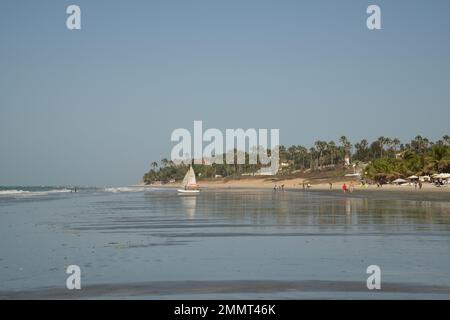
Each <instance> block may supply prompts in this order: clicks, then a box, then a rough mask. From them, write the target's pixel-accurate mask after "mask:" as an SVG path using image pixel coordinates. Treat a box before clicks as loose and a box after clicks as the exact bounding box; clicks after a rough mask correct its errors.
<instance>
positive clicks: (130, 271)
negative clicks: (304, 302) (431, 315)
mask: <svg viewBox="0 0 450 320" xmlns="http://www.w3.org/2000/svg"><path fill="white" fill-rule="evenodd" d="M124 190H127V191H128V192H116V193H97V192H86V193H83V192H80V193H77V194H72V193H69V194H65V195H52V196H47V197H37V198H24V199H18V200H17V199H16V200H14V199H3V200H2V201H0V232H1V234H2V243H1V245H0V269H1V272H0V298H2V299H24V298H32V299H53V298H62V299H110V298H121V299H122V298H123V299H127V298H131V299H135V298H138V299H204V298H207V299H311V298H317V299H339V298H344V299H347V298H348V299H358V298H359V299H366V298H367V299H374V298H375V299H391V298H392V299H404V298H412V299H428V298H430V299H431V298H436V299H450V290H449V288H450V270H449V269H448V266H449V265H450V203H449V202H448V198H436V199H434V200H430V201H428V200H426V201H424V200H423V198H421V197H419V198H417V196H416V193H414V191H413V193H411V192H402V193H401V194H397V193H396V192H394V191H390V192H383V191H377V190H370V189H369V190H355V192H354V193H352V194H342V193H341V192H340V191H338V190H335V191H328V190H310V191H307V192H305V191H303V190H301V189H298V188H291V189H289V190H286V191H284V192H282V191H273V190H270V189H267V188H266V189H265V188H262V189H261V188H241V189H229V188H226V189H218V188H209V189H208V188H205V189H204V190H203V192H201V193H200V194H197V195H194V196H192V195H186V196H180V195H178V194H177V192H176V189H171V188H159V189H155V188H144V189H142V188H141V189H136V192H132V189H124ZM363 191H364V192H365V193H363ZM423 191H425V190H422V191H421V192H423ZM435 194H438V193H436V192H431V193H430V194H428V193H425V192H424V195H426V196H428V197H433V195H435ZM380 197H381V198H380ZM399 197H400V199H399ZM408 197H409V198H408ZM439 197H441V195H440V194H439ZM401 198H404V199H401ZM72 264H76V265H79V266H80V268H81V270H82V290H81V291H79V292H78V291H69V290H67V289H65V281H66V278H67V275H66V273H65V270H66V268H67V266H68V265H72ZM373 264H376V265H379V266H380V267H381V268H382V290H381V291H380V292H373V291H369V290H367V288H366V287H365V284H366V279H367V274H366V268H367V267H368V266H369V265H373Z"/></svg>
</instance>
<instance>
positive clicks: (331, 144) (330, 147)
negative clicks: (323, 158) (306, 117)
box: [328, 141, 337, 164]
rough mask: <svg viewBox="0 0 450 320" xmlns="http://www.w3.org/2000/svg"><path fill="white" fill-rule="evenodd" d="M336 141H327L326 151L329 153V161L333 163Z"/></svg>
mask: <svg viewBox="0 0 450 320" xmlns="http://www.w3.org/2000/svg"><path fill="white" fill-rule="evenodd" d="M336 151H337V147H336V143H334V141H330V142H328V152H329V153H330V163H331V164H334V158H335V157H336Z"/></svg>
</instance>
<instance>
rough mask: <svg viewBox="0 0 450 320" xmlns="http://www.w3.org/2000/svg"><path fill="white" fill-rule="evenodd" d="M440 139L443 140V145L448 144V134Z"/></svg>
mask: <svg viewBox="0 0 450 320" xmlns="http://www.w3.org/2000/svg"><path fill="white" fill-rule="evenodd" d="M442 139H443V140H444V143H445V145H447V146H448V145H449V144H450V137H449V136H448V134H446V135H445V136H443V137H442Z"/></svg>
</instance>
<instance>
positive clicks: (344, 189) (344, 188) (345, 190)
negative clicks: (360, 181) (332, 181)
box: [342, 183, 347, 193]
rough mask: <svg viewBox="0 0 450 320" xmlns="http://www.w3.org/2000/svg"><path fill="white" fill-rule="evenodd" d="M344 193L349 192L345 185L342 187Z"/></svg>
mask: <svg viewBox="0 0 450 320" xmlns="http://www.w3.org/2000/svg"><path fill="white" fill-rule="evenodd" d="M342 191H344V193H346V192H347V185H346V184H345V183H344V184H343V185H342Z"/></svg>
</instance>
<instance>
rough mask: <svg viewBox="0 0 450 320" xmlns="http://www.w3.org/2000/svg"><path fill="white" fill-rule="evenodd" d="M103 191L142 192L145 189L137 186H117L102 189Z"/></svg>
mask: <svg viewBox="0 0 450 320" xmlns="http://www.w3.org/2000/svg"><path fill="white" fill-rule="evenodd" d="M103 190H104V191H105V192H112V193H119V192H143V191H146V190H147V189H146V188H139V187H118V188H105V189H103Z"/></svg>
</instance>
